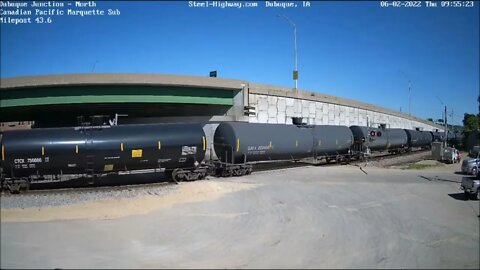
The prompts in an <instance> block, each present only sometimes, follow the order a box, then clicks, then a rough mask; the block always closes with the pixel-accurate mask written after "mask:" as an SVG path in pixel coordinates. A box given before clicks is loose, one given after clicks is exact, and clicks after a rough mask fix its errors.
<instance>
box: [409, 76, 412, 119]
mask: <svg viewBox="0 0 480 270" xmlns="http://www.w3.org/2000/svg"><path fill="white" fill-rule="evenodd" d="M411 87H412V84H411V83H410V80H408V115H412V111H411V103H412V102H411V94H410V93H411Z"/></svg>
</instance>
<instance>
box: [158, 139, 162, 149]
mask: <svg viewBox="0 0 480 270" xmlns="http://www.w3.org/2000/svg"><path fill="white" fill-rule="evenodd" d="M160 149H162V143H161V142H160V141H158V150H160Z"/></svg>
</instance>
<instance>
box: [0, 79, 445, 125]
mask: <svg viewBox="0 0 480 270" xmlns="http://www.w3.org/2000/svg"><path fill="white" fill-rule="evenodd" d="M0 109H1V112H2V113H1V115H0V122H8V121H32V120H33V121H35V123H36V126H69V125H76V117H77V116H80V115H85V116H86V115H114V114H115V113H119V114H128V115H129V117H127V118H125V119H122V121H120V123H122V122H124V123H127V122H155V121H162V122H168V121H196V120H201V121H208V120H210V121H225V120H230V121H232V120H233V121H248V122H259V123H282V124H291V123H292V118H293V117H302V118H303V121H304V122H306V123H309V124H317V125H322V124H331V125H347V126H349V125H363V126H366V125H370V126H377V125H379V124H385V125H386V126H387V127H391V128H409V129H415V128H418V129H421V130H437V129H438V130H439V131H443V128H442V126H439V125H436V124H434V123H432V122H429V121H426V120H423V119H420V118H417V117H413V116H409V115H407V114H403V113H400V112H397V111H393V110H389V109H386V108H382V107H379V106H375V105H371V104H367V103H362V102H358V101H354V100H349V99H344V98H339V97H334V96H330V95H325V94H320V93H316V92H311V91H305V90H298V91H294V90H293V89H291V88H284V87H278V86H271V85H263V84H256V83H250V82H248V81H242V80H232V79H222V78H209V77H195V76H179V75H158V74H66V75H48V76H31V77H16V78H5V79H3V78H2V79H1V84H0ZM248 111H249V112H250V113H248Z"/></svg>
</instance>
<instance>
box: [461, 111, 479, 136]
mask: <svg viewBox="0 0 480 270" xmlns="http://www.w3.org/2000/svg"><path fill="white" fill-rule="evenodd" d="M463 127H464V130H465V132H470V131H474V130H478V129H479V128H480V114H478V115H475V114H469V113H466V114H465V115H464V116H463Z"/></svg>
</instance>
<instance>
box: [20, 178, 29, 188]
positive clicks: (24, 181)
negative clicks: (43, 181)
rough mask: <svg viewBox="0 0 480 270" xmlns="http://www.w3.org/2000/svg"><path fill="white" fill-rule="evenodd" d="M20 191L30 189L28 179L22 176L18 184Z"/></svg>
mask: <svg viewBox="0 0 480 270" xmlns="http://www.w3.org/2000/svg"><path fill="white" fill-rule="evenodd" d="M19 189H20V191H27V190H29V189H30V180H29V179H25V178H23V179H22V181H21V182H20V184H19Z"/></svg>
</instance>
